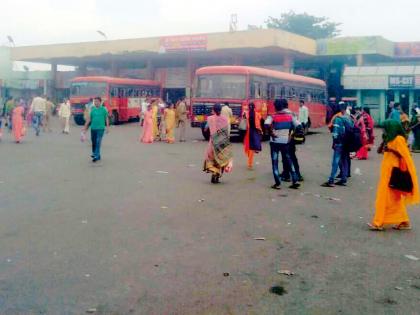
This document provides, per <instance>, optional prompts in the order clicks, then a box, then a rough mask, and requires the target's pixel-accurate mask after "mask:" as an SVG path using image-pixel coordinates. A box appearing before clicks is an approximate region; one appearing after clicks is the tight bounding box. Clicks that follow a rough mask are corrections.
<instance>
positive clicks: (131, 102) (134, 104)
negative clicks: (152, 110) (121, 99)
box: [127, 97, 141, 108]
mask: <svg viewBox="0 0 420 315" xmlns="http://www.w3.org/2000/svg"><path fill="white" fill-rule="evenodd" d="M127 107H128V108H141V98H139V97H129V98H128V104H127Z"/></svg>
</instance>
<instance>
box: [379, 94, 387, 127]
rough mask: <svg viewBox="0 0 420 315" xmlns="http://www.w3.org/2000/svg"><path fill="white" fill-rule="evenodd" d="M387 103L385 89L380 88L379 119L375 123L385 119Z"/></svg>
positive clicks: (380, 122)
mask: <svg viewBox="0 0 420 315" xmlns="http://www.w3.org/2000/svg"><path fill="white" fill-rule="evenodd" d="M387 109H388V104H387V103H386V91H385V90H382V91H380V92H379V117H380V119H379V121H378V122H377V123H379V124H382V123H383V122H384V121H385V119H386V112H387Z"/></svg>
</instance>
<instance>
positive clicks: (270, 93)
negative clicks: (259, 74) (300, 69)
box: [268, 84, 278, 100]
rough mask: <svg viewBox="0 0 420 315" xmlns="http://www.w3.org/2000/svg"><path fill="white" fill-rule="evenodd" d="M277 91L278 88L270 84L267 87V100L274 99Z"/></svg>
mask: <svg viewBox="0 0 420 315" xmlns="http://www.w3.org/2000/svg"><path fill="white" fill-rule="evenodd" d="M277 91H278V86H276V85H274V84H270V85H269V87H268V98H269V99H270V100H274V99H276V96H277Z"/></svg>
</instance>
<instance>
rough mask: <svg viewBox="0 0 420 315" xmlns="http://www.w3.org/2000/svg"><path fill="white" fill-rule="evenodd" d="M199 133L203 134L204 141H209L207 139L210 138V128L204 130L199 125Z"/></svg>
mask: <svg viewBox="0 0 420 315" xmlns="http://www.w3.org/2000/svg"><path fill="white" fill-rule="evenodd" d="M201 133H202V134H203V137H204V139H206V141H209V139H210V130H208V129H207V130H206V129H205V128H204V126H203V127H201Z"/></svg>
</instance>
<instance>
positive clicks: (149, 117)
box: [140, 105, 153, 143]
mask: <svg viewBox="0 0 420 315" xmlns="http://www.w3.org/2000/svg"><path fill="white" fill-rule="evenodd" d="M140 141H141V142H143V143H153V111H152V106H151V105H148V106H147V111H146V112H145V113H144V121H143V136H142V137H141V138H140Z"/></svg>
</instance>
